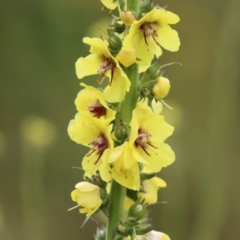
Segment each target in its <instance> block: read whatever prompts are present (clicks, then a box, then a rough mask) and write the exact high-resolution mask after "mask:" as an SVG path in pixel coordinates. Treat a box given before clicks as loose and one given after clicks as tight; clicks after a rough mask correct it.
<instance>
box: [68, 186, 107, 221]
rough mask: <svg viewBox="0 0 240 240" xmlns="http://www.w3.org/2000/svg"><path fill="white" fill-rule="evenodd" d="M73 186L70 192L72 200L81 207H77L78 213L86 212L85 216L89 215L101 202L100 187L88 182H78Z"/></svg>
mask: <svg viewBox="0 0 240 240" xmlns="http://www.w3.org/2000/svg"><path fill="white" fill-rule="evenodd" d="M75 188H76V189H75V190H73V191H72V192H71V197H72V200H73V201H74V202H77V204H78V205H79V206H80V207H82V208H80V209H79V212H80V213H86V216H87V217H88V216H91V215H92V214H94V213H95V212H96V211H97V210H98V209H99V207H100V206H101V204H102V199H101V195H100V188H99V187H98V186H96V185H93V184H91V183H89V182H79V183H78V184H76V186H75Z"/></svg>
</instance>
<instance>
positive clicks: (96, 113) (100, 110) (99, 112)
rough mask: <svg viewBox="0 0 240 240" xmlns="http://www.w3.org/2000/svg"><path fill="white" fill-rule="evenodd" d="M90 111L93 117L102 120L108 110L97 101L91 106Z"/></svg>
mask: <svg viewBox="0 0 240 240" xmlns="http://www.w3.org/2000/svg"><path fill="white" fill-rule="evenodd" d="M88 111H89V112H90V113H92V114H93V117H97V118H100V117H101V116H105V115H106V112H107V110H106V108H105V107H104V106H103V105H102V104H101V103H100V102H99V101H98V100H97V101H96V102H95V103H92V104H89V106H88Z"/></svg>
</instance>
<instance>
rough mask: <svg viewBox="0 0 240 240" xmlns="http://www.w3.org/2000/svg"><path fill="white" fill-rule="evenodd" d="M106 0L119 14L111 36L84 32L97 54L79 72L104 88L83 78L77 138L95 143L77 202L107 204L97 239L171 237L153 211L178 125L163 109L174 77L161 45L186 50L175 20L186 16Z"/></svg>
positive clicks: (87, 208) (93, 208) (94, 206)
mask: <svg viewBox="0 0 240 240" xmlns="http://www.w3.org/2000/svg"><path fill="white" fill-rule="evenodd" d="M100 1H101V3H102V4H103V5H104V8H108V9H109V10H110V12H112V11H114V12H115V11H117V12H118V14H119V16H116V15H114V16H113V21H112V23H111V24H110V25H109V29H107V30H106V37H105V38H104V37H101V38H89V37H84V38H83V42H84V43H85V44H87V45H89V46H90V54H89V55H88V56H86V57H80V58H79V59H78V60H77V62H76V74H77V77H78V78H79V79H83V78H84V77H87V76H91V75H97V76H96V77H95V79H96V81H97V82H98V83H99V84H101V89H97V88H95V87H93V86H89V85H87V84H86V83H87V81H86V82H85V83H81V84H80V86H81V87H82V89H81V90H80V91H79V93H78V95H77V97H76V99H75V106H76V110H77V113H76V115H75V117H74V119H73V120H71V121H70V123H69V125H68V134H69V136H70V138H71V139H72V140H73V141H75V142H76V143H77V144H81V145H83V146H86V147H88V148H89V149H90V150H89V152H88V153H87V154H85V156H84V157H83V159H82V160H81V165H82V168H83V171H84V181H82V182H80V183H78V184H77V185H76V186H75V188H76V189H75V190H73V191H72V193H71V197H72V200H73V201H74V202H76V203H77V206H76V207H73V208H80V209H79V211H80V213H82V214H86V216H87V219H88V218H89V217H91V216H92V215H93V214H94V213H96V212H97V211H100V210H101V211H102V212H103V213H104V214H105V215H106V216H107V217H108V218H109V220H108V227H107V229H105V228H101V229H99V230H98V231H97V234H96V235H95V240H113V239H114V240H117V239H125V240H128V239H129V240H143V239H149V240H170V238H169V237H168V235H166V234H164V233H161V232H157V231H154V230H152V225H151V224H150V219H149V206H150V205H152V204H156V203H157V202H158V190H159V189H160V188H165V187H166V185H167V184H166V183H165V181H164V180H162V179H160V178H158V177H157V176H156V174H157V173H158V172H159V171H161V169H162V168H164V167H167V166H169V165H171V164H172V163H173V162H174V161H175V154H174V152H173V150H172V149H171V147H170V146H169V145H168V144H166V143H165V142H164V141H165V140H166V139H167V138H168V137H169V136H171V135H172V133H173V130H174V128H173V127H172V126H171V125H169V124H168V123H167V122H166V121H165V120H164V116H163V115H162V112H163V111H162V110H163V105H162V101H163V100H162V99H163V98H165V97H166V96H167V95H168V93H169V91H170V82H169V80H168V79H167V78H165V77H163V70H162V66H165V65H162V64H161V63H160V61H159V60H154V63H152V60H153V59H154V57H156V58H159V57H160V56H161V55H162V49H161V48H164V49H166V50H169V51H172V52H175V51H178V49H179V46H180V40H179V37H178V33H177V32H176V31H175V30H173V29H172V28H171V27H170V25H171V24H176V23H177V22H178V21H179V17H178V16H177V15H176V14H174V13H172V12H170V11H167V10H165V9H164V8H160V7H158V6H155V5H154V3H153V1H152V0H134V1H132V0H100ZM136 3H137V4H136ZM105 79H107V81H104V80H105ZM102 82H104V83H103V84H102ZM125 115H126V116H125ZM110 186H111V190H110ZM116 189H118V190H116ZM124 204H125V209H126V211H127V212H128V213H127V214H125V216H126V217H123V215H124V214H122V211H123V208H124ZM73 208H71V209H73ZM112 223H113V224H112Z"/></svg>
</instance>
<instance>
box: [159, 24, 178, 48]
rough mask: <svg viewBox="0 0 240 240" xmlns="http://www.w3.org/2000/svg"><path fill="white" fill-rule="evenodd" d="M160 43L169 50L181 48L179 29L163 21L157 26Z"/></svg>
mask: <svg viewBox="0 0 240 240" xmlns="http://www.w3.org/2000/svg"><path fill="white" fill-rule="evenodd" d="M157 28H158V38H157V41H158V42H159V44H160V45H161V46H162V47H163V48H165V49H166V50H168V51H171V52H176V51H178V50H179V46H180V40H179V37H178V33H177V31H175V30H173V29H172V28H171V27H170V26H169V25H168V24H165V23H162V24H160V25H158V26H157Z"/></svg>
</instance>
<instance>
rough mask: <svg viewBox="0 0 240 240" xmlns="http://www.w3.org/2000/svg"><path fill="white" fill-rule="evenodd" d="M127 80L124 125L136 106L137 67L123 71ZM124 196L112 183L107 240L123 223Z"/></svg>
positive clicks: (122, 107) (124, 189)
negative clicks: (120, 222) (121, 222)
mask: <svg viewBox="0 0 240 240" xmlns="http://www.w3.org/2000/svg"><path fill="white" fill-rule="evenodd" d="M125 73H126V74H127V76H128V78H129V80H130V81H131V87H130V90H129V92H128V93H127V94H126V97H125V99H124V101H123V102H122V104H121V109H120V114H119V115H120V119H121V120H123V121H124V122H126V123H129V122H130V121H131V118H132V111H133V109H134V108H135V106H136V102H137V97H138V94H137V91H138V89H137V88H138V78H139V76H138V66H137V64H133V65H132V66H130V67H129V68H126V69H125ZM125 195H126V188H125V187H123V186H121V185H120V184H118V183H117V182H115V181H114V180H113V181H112V187H111V193H110V204H109V218H108V227H107V240H113V239H114V233H115V228H116V225H117V224H118V223H119V221H121V220H122V221H123V220H124V219H123V217H124V216H123V215H124V201H125Z"/></svg>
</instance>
